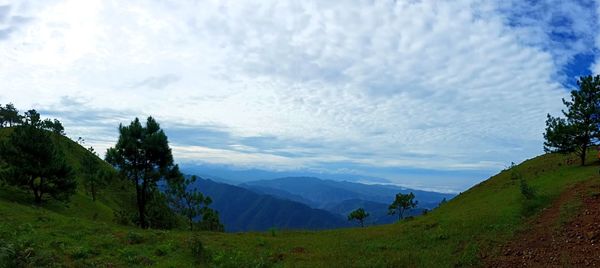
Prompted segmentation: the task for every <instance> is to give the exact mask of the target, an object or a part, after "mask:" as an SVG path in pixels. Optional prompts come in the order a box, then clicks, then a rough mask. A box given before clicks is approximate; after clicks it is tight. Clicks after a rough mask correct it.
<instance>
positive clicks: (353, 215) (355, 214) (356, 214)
mask: <svg viewBox="0 0 600 268" xmlns="http://www.w3.org/2000/svg"><path fill="white" fill-rule="evenodd" d="M367 217H369V213H367V212H366V211H365V210H364V209H363V208H358V209H356V210H354V211H352V212H350V214H349V215H348V220H349V221H351V220H356V221H358V222H359V223H360V227H365V219H366V218H367Z"/></svg>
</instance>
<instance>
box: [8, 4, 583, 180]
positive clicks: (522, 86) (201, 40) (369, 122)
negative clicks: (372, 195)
mask: <svg viewBox="0 0 600 268" xmlns="http://www.w3.org/2000/svg"><path fill="white" fill-rule="evenodd" d="M31 5H34V4H33V3H31ZM513 5H514V3H513ZM564 6H568V5H562V7H564ZM515 7H516V6H515ZM573 8H574V10H578V9H576V7H573ZM505 10H506V6H496V4H495V3H491V2H488V1H483V2H473V1H451V2H450V1H449V2H445V1H444V2H442V1H419V2H415V1H410V2H409V1H375V2H371V1H358V2H351V3H349V2H345V1H339V2H331V1H303V2H298V1H255V2H253V1H204V2H196V1H194V2H192V1H160V2H151V3H150V2H141V1H139V2H138V1H127V2H122V1H121V2H117V1H85V3H84V2H82V1H64V2H59V3H56V4H48V5H44V6H43V7H38V8H33V9H31V11H30V14H28V15H29V16H31V17H34V18H35V19H34V20H33V21H31V22H30V23H28V24H27V25H24V26H22V27H20V28H19V29H18V30H16V31H15V32H13V33H11V35H10V38H8V39H6V40H0V58H1V59H2V60H0V80H2V81H3V88H2V89H1V90H0V101H1V102H7V101H13V102H15V103H16V104H17V106H19V107H23V108H28V107H31V106H35V107H36V108H38V109H47V110H56V109H57V107H60V105H61V104H60V103H61V100H63V97H64V96H70V97H72V98H78V99H81V100H84V101H83V103H84V104H82V105H84V107H85V109H83V110H81V109H78V110H77V111H78V112H82V113H86V111H87V113H90V115H92V114H94V113H98V112H100V111H103V110H105V109H111V111H122V112H123V113H124V114H127V115H129V116H130V117H133V116H140V117H144V116H147V115H150V114H152V115H154V116H155V117H156V118H158V120H159V121H161V122H179V123H183V124H188V125H206V124H208V125H215V126H221V127H222V129H223V130H224V131H227V132H230V133H231V135H232V136H234V137H256V136H259V137H260V136H263V137H277V138H279V139H281V140H286V141H290V142H291V144H290V146H289V147H287V148H286V149H288V150H289V151H292V152H295V151H302V152H303V153H307V154H311V155H312V156H311V157H304V158H301V157H282V156H281V155H280V154H282V153H284V152H283V150H281V149H279V151H278V150H271V149H272V148H253V147H252V146H251V145H248V144H238V146H241V147H236V148H234V149H239V148H244V150H248V151H252V150H256V151H260V152H262V153H258V154H250V153H244V154H242V155H240V152H239V151H236V150H224V149H216V148H200V147H186V146H185V144H177V147H174V149H175V150H174V151H175V154H176V157H180V158H182V159H194V160H203V159H204V160H206V161H208V162H223V163H234V164H240V165H249V164H252V165H256V166H264V167H268V166H269V165H272V166H274V167H276V168H281V167H282V166H286V167H289V168H299V167H307V168H310V167H311V166H313V165H316V164H321V163H324V162H328V161H329V162H340V161H344V162H349V163H359V164H364V165H372V166H374V167H379V166H417V167H429V168H438V169H486V170H489V169H494V168H499V167H501V166H502V164H501V163H508V162H510V161H518V160H521V159H524V158H526V157H531V156H534V155H536V154H539V153H540V152H541V143H542V141H541V138H542V131H543V127H544V120H545V115H546V113H553V114H556V113H557V112H558V111H559V110H560V108H561V105H562V103H561V101H560V100H561V98H562V97H564V96H565V94H566V91H565V89H564V88H563V87H562V86H561V84H560V81H559V80H557V73H558V72H559V70H560V68H562V66H560V64H562V63H563V62H564V60H563V59H562V57H563V56H564V55H566V54H565V52H564V51H563V50H556V51H555V50H552V49H550V50H549V49H548V44H550V45H551V47H555V46H552V43H551V42H550V43H549V42H548V39H547V36H544V35H543V29H547V28H545V27H547V26H548V25H547V24H540V23H537V24H536V23H530V24H527V25H521V26H519V27H513V26H509V25H508V22H507V20H509V19H508V18H509V16H508V15H507V14H506V12H505ZM569 14H571V13H569ZM585 18H586V17H583V18H582V19H585ZM544 22H545V21H544ZM540 25H542V26H543V27H542V26H540ZM573 25H574V26H573V28H575V29H576V30H574V32H576V33H577V34H581V33H582V32H586V31H588V30H587V29H588V28H586V27H587V26H586V25H587V24H580V23H579V20H578V21H577V23H574V24H573ZM541 29H542V30H541ZM569 46H571V47H575V48H580V46H581V44H580V43H578V42H574V43H573V44H569ZM65 109H66V110H63V111H64V113H65V116H64V117H65V118H66V117H68V116H67V115H66V114H67V113H69V109H72V108H68V107H67V108H65ZM59 117H60V116H59ZM119 122H124V123H127V122H126V120H123V117H122V116H119V117H117V118H114V119H113V120H112V121H111V119H110V118H103V119H102V122H101V123H102V124H103V125H105V124H106V125H110V124H111V123H112V124H113V125H114V126H116V125H117V124H118V123H119ZM67 123H68V124H66V125H67V126H66V127H67V131H68V132H70V133H72V135H73V136H78V135H85V136H90V137H89V138H88V139H90V138H91V139H92V140H93V137H91V136H94V133H90V132H89V129H91V128H90V127H91V126H93V125H94V122H84V123H82V122H78V121H69V122H67ZM98 123H100V122H98ZM86 129H87V130H86ZM103 129H104V130H103V131H100V132H101V133H103V135H104V133H106V131H107V128H106V127H104V128H103ZM108 129H109V131H114V138H116V135H117V133H116V130H115V128H108ZM167 134H168V133H167ZM106 140H108V138H107V137H104V136H103V138H102V141H104V142H100V141H98V142H97V146H99V147H104V146H106V142H105V141H106ZM173 142H174V143H177V141H173ZM294 142H303V143H305V144H306V143H310V144H313V145H315V146H314V147H310V148H303V147H301V146H299V145H294V144H293V143H294ZM284 150H285V149H284ZM266 151H270V153H266ZM364 153H368V158H367V159H365V158H364V157H365V156H364Z"/></svg>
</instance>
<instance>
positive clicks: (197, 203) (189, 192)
mask: <svg viewBox="0 0 600 268" xmlns="http://www.w3.org/2000/svg"><path fill="white" fill-rule="evenodd" d="M175 167H176V169H178V168H177V166H175ZM197 179H198V177H196V176H192V177H190V178H185V177H184V176H183V175H181V176H178V179H177V180H174V181H173V182H171V183H169V189H168V190H167V193H168V194H167V195H168V196H169V203H170V204H171V206H172V207H173V209H174V210H175V211H176V212H177V213H179V214H181V215H183V216H185V217H186V218H187V219H188V223H189V225H190V231H191V230H193V229H194V220H195V219H196V218H197V217H200V216H201V215H202V212H203V211H204V210H205V207H208V205H210V204H211V203H212V200H211V199H210V197H208V196H204V195H203V194H202V193H201V192H200V191H198V189H197V188H196V187H194V183H195V182H196V180H197Z"/></svg>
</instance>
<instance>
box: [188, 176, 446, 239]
mask: <svg viewBox="0 0 600 268" xmlns="http://www.w3.org/2000/svg"><path fill="white" fill-rule="evenodd" d="M194 187H196V188H197V189H198V190H200V191H201V192H202V193H204V194H206V195H208V196H210V197H211V198H212V200H213V204H212V205H211V207H212V208H214V209H216V210H218V211H219V215H220V218H221V221H222V222H223V224H224V225H225V229H226V231H228V232H240V231H264V230H268V229H269V228H277V229H309V230H318V229H333V228H340V227H348V226H353V225H352V223H350V222H348V221H347V218H346V217H347V215H348V213H350V212H351V211H352V210H355V209H357V208H359V207H362V208H364V209H365V210H366V211H367V212H368V213H369V214H370V216H369V218H367V220H366V223H367V224H368V225H374V224H386V223H392V222H394V221H396V220H397V217H395V216H389V215H387V211H388V206H389V204H390V203H391V202H392V200H393V198H394V196H395V194H397V193H399V192H401V193H408V192H413V193H414V194H415V195H416V199H417V200H418V201H419V207H418V208H417V209H414V210H412V211H410V212H408V213H407V215H406V216H410V215H420V214H422V211H423V209H431V208H434V207H436V206H437V205H438V203H439V202H440V201H441V200H442V199H444V198H446V199H450V198H452V197H453V195H451V194H443V193H435V192H427V191H419V190H411V189H406V188H401V187H397V186H391V185H367V184H361V183H354V182H346V181H332V180H322V179H318V178H313V177H286V178H279V179H273V180H258V181H250V182H246V183H243V184H240V185H239V186H234V185H231V184H227V183H222V182H216V181H214V180H210V179H202V178H201V179H198V180H197V181H196V184H195V185H194Z"/></svg>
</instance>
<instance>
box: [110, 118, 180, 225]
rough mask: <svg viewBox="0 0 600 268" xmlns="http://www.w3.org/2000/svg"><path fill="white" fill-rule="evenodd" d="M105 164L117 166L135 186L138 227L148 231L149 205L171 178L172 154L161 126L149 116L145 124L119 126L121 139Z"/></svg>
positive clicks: (136, 120) (135, 121) (111, 149)
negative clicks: (164, 180) (150, 199)
mask: <svg viewBox="0 0 600 268" xmlns="http://www.w3.org/2000/svg"><path fill="white" fill-rule="evenodd" d="M106 161H107V162H108V163H110V164H112V165H113V166H114V167H116V168H117V169H118V170H119V171H120V172H121V173H122V174H123V175H124V176H125V177H127V178H128V179H130V180H131V181H132V182H133V183H134V184H135V187H136V196H137V206H138V217H139V224H140V227H142V228H147V227H148V224H147V222H146V206H147V203H148V201H149V198H150V197H151V195H152V193H153V192H154V191H156V189H157V182H158V181H159V180H161V179H166V180H169V179H171V178H170V177H169V176H168V175H169V174H171V171H172V169H173V168H174V165H173V155H172V154H171V148H169V142H168V140H167V136H166V135H165V133H164V131H163V130H162V129H161V128H160V125H159V124H158V123H157V122H156V120H154V118H152V117H148V119H147V120H146V125H145V126H142V124H141V123H140V120H139V119H138V118H135V119H134V120H133V121H132V122H131V123H130V124H129V125H128V126H123V125H119V140H118V141H117V144H116V145H115V147H112V148H109V149H108V150H107V152H106Z"/></svg>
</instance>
